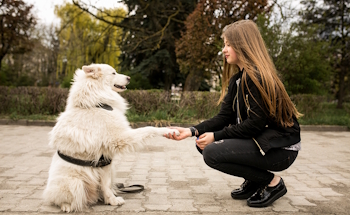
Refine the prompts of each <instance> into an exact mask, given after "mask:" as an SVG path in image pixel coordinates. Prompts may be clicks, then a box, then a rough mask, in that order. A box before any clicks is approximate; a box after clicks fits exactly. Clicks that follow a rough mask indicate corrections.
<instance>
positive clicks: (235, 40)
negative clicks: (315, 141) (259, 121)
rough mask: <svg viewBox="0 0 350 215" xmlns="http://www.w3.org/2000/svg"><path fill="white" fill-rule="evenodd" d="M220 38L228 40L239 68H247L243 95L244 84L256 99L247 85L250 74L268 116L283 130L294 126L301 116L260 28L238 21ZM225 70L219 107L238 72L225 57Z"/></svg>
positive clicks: (229, 26)
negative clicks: (273, 60)
mask: <svg viewBox="0 0 350 215" xmlns="http://www.w3.org/2000/svg"><path fill="white" fill-rule="evenodd" d="M221 37H222V38H225V39H226V41H228V43H229V44H230V46H231V47H232V49H233V50H234V51H235V53H236V55H237V58H238V60H239V62H240V65H241V66H242V67H243V68H244V71H245V72H243V75H242V83H244V84H242V85H241V86H242V92H244V85H245V86H246V87H247V89H248V92H249V94H250V95H251V96H252V97H253V99H255V98H254V96H253V95H252V94H251V92H250V90H249V88H248V85H247V77H246V76H247V75H248V76H249V78H250V79H251V80H252V81H253V82H254V84H255V85H256V87H257V88H258V90H259V92H260V94H261V96H262V99H263V102H264V105H265V106H266V107H267V110H268V111H269V115H270V116H271V117H272V118H273V119H274V120H275V121H276V122H277V123H279V124H281V125H282V126H284V127H287V126H288V127H289V126H292V125H293V124H294V123H293V116H295V117H297V118H298V117H300V116H302V114H300V113H299V112H298V110H297V109H296V107H295V105H294V104H293V102H292V101H291V99H290V97H289V95H288V93H287V91H286V89H285V88H284V85H283V83H282V81H281V80H280V78H279V77H278V74H277V71H276V68H275V65H274V64H273V62H272V59H271V57H270V55H269V53H268V51H267V49H266V46H265V42H264V40H263V38H262V37H261V34H260V32H259V29H258V26H257V25H256V24H255V23H254V22H253V21H251V20H241V21H237V22H234V23H232V24H230V25H227V26H226V27H225V28H224V30H223V33H222V36H221ZM223 67H224V68H223V73H222V91H221V96H220V99H219V101H218V104H219V103H220V102H221V101H222V100H223V98H224V96H225V94H226V88H227V86H228V84H229V81H230V79H231V77H232V76H233V75H234V74H235V73H237V71H238V70H237V65H232V64H228V63H227V62H226V59H225V58H224V66H223ZM259 80H260V81H261V82H260V81H259ZM244 101H245V100H244ZM245 102H246V101H245Z"/></svg>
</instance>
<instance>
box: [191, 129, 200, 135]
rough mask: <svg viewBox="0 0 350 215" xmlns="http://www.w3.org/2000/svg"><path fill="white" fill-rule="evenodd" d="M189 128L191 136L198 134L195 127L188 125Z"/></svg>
mask: <svg viewBox="0 0 350 215" xmlns="http://www.w3.org/2000/svg"><path fill="white" fill-rule="evenodd" d="M190 130H191V133H192V137H193V136H196V137H198V136H199V133H198V130H197V129H196V128H195V127H190Z"/></svg>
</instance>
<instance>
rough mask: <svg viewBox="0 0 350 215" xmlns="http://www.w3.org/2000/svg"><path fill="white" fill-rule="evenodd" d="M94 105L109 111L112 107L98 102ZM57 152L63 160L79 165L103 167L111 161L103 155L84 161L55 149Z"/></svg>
mask: <svg viewBox="0 0 350 215" xmlns="http://www.w3.org/2000/svg"><path fill="white" fill-rule="evenodd" d="M96 107H99V108H103V109H105V110H109V111H112V110H113V108H112V107H111V106H109V105H107V104H100V105H97V106H96ZM57 154H58V156H60V158H62V159H63V160H65V161H67V162H69V163H72V164H75V165H79V166H91V167H104V166H108V165H109V164H111V162H112V161H111V159H107V158H105V157H104V156H103V155H102V156H101V157H100V159H99V160H98V162H97V163H96V162H95V161H85V160H80V159H77V158H73V157H70V156H68V155H65V154H62V153H61V152H60V151H57Z"/></svg>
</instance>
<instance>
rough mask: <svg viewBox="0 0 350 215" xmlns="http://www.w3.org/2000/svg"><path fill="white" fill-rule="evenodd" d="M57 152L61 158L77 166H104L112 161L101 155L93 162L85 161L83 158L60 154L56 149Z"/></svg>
mask: <svg viewBox="0 0 350 215" xmlns="http://www.w3.org/2000/svg"><path fill="white" fill-rule="evenodd" d="M57 154H58V156H60V158H62V159H63V160H65V161H67V162H69V163H72V164H75V165H79V166H91V167H104V166H108V165H109V164H111V163H112V161H111V160H110V159H107V158H105V157H104V156H103V155H102V156H101V157H100V159H99V160H98V162H95V161H85V160H80V159H77V158H73V157H70V156H68V155H65V154H62V153H61V152H60V151H57Z"/></svg>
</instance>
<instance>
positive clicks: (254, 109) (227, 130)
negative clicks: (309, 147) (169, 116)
mask: <svg viewBox="0 0 350 215" xmlns="http://www.w3.org/2000/svg"><path fill="white" fill-rule="evenodd" d="M243 72H244V69H243V71H240V72H239V73H237V74H235V75H234V76H233V77H232V78H231V79H230V83H229V86H228V91H227V95H226V96H225V98H224V100H223V102H222V105H221V109H220V112H219V113H218V115H216V116H215V117H213V118H211V119H209V120H206V121H204V122H202V123H200V124H198V125H196V126H194V127H195V128H196V129H197V130H198V132H199V135H201V134H203V133H205V132H214V138H215V141H217V140H222V139H233V138H245V139H249V138H252V139H253V140H254V142H255V143H256V144H257V146H258V147H259V149H260V152H261V154H262V155H265V153H266V152H267V151H268V150H269V149H271V148H280V147H286V146H290V145H293V144H296V143H298V142H300V127H299V123H298V121H297V119H296V118H294V125H293V126H292V127H287V128H286V127H282V126H281V125H279V124H278V123H277V122H275V121H274V120H272V119H271V117H270V116H269V115H268V110H267V108H266V107H265V105H264V103H263V101H262V97H261V95H260V93H259V90H258V89H257V87H256V86H255V84H254V83H253V81H252V80H251V79H250V78H249V76H248V75H247V76H246V77H247V83H248V88H249V89H250V92H251V93H252V94H253V95H254V98H255V100H254V99H253V98H251V95H250V94H249V92H248V90H247V87H245V88H244V91H245V92H244V94H242V92H241V91H242V88H241V86H240V84H243V83H239V84H237V80H239V81H240V79H241V78H242V74H243ZM238 86H239V87H238ZM237 89H238V93H237ZM236 98H238V104H237V100H236ZM243 99H245V100H246V102H247V104H248V105H246V104H245V102H244V100H243ZM237 105H238V107H239V108H238V110H239V112H238V115H237ZM237 116H239V117H238V118H239V119H240V120H239V121H240V122H239V123H238V122H237V121H238V120H237Z"/></svg>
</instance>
